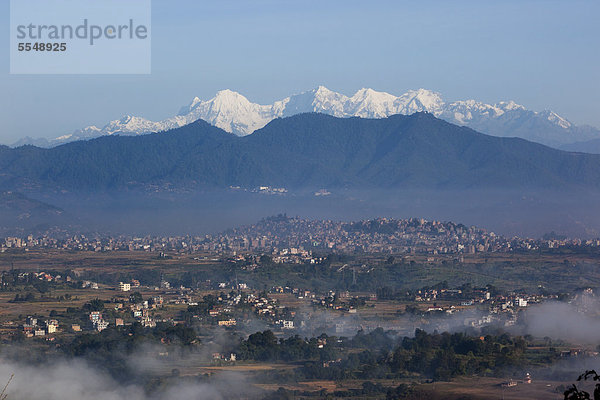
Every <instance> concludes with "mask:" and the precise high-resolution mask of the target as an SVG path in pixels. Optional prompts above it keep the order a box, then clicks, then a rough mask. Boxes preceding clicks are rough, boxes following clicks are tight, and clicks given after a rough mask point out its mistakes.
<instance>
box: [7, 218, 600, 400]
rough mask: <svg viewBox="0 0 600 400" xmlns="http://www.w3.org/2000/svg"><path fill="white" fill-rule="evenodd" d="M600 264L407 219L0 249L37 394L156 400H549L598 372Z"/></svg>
mask: <svg viewBox="0 0 600 400" xmlns="http://www.w3.org/2000/svg"><path fill="white" fill-rule="evenodd" d="M599 262H600V241H599V240H598V239H595V240H590V239H588V240H580V239H573V238H566V237H560V236H558V235H556V234H554V233H550V234H547V235H545V236H544V238H541V239H529V238H519V237H511V238H505V237H502V236H501V235H497V234H494V233H493V232H488V231H486V230H484V229H481V228H478V227H467V226H464V225H462V224H459V223H453V222H438V221H427V220H424V219H417V218H413V219H407V220H394V219H384V218H381V219H374V220H365V221H357V222H336V221H321V220H308V219H301V218H297V217H288V216H286V215H277V216H273V217H268V218H265V219H263V220H261V221H259V222H257V223H256V224H254V225H250V226H244V227H239V228H235V229H230V230H228V231H225V232H223V233H220V234H214V235H207V236H202V237H191V236H185V237H125V236H119V237H110V236H103V235H101V234H85V235H84V234H81V233H71V234H69V233H67V232H66V231H61V232H57V231H54V232H49V233H47V234H44V235H41V236H39V237H35V236H32V235H29V236H27V237H6V238H4V239H3V240H2V246H1V253H0V268H1V271H2V272H1V273H2V275H1V287H0V303H1V307H0V337H1V341H2V347H3V348H5V349H8V348H10V349H11V351H7V352H5V353H6V355H5V358H6V363H7V365H5V368H13V369H15V372H13V374H19V373H23V372H22V371H23V368H24V367H23V363H25V365H27V366H28V368H31V369H32V370H33V369H35V370H37V371H38V372H39V375H40V377H41V378H39V379H40V385H42V387H40V388H38V389H39V390H43V385H52V384H53V378H52V371H53V370H54V369H55V368H57V369H59V370H60V369H67V370H69V369H70V368H71V369H72V368H75V369H77V371H75V370H74V371H72V373H73V374H74V376H78V375H77V374H79V373H81V371H86V370H92V371H94V373H101V374H103V375H105V377H104V378H103V380H102V381H100V382H101V383H98V385H100V384H102V385H103V386H102V387H99V388H98V389H97V390H98V391H99V393H103V392H102V391H106V390H109V389H108V388H107V386H110V385H112V386H114V387H116V388H117V389H114V390H119V391H125V390H134V391H136V393H138V395H140V396H142V395H143V396H148V397H150V398H153V396H154V397H156V398H177V397H176V396H177V395H179V393H180V392H179V391H181V390H184V389H182V388H186V387H191V388H196V389H194V390H217V389H218V391H219V393H221V394H223V395H224V396H226V397H228V398H252V399H254V398H256V399H259V398H265V399H271V398H273V399H279V398H306V399H308V398H327V397H332V398H333V397H337V398H387V399H404V398H415V399H417V398H433V399H435V398H440V399H442V398H444V399H453V398H456V399H458V398H465V397H464V396H465V395H468V396H470V397H468V398H474V399H477V398H489V396H491V395H493V396H496V397H497V398H501V397H503V398H506V399H529V398H557V399H558V398H562V396H563V392H565V391H566V390H568V388H569V387H570V386H571V385H572V383H573V382H574V381H575V379H576V378H577V376H579V374H580V373H581V372H582V371H584V370H585V369H586V367H587V366H589V365H593V364H594V363H595V362H597V359H598V351H599V349H598V347H597V346H596V344H595V343H596V342H597V339H598V332H599V331H600V330H599V329H598V328H599V327H600V319H599V315H598V300H597V292H596V290H595V289H594V288H595V287H597V286H598V282H600V270H598V265H599ZM11 360H12V361H11ZM17 360H18V361H19V364H18V366H17V364H16V361H17ZM11 363H14V365H12V364H11ZM73 363H77V364H73ZM74 365H77V366H78V367H74ZM69 371H70V370H69ZM88 373H89V371H88ZM73 385H74V388H76V387H77V384H76V383H73ZM589 385H590V384H587V386H586V383H584V384H583V385H581V387H584V388H585V387H588V386H589ZM127 388H129V389H127ZM132 388H133V389H132ZM202 388H204V389H202ZM74 390H75V389H74ZM171 396H173V397H171Z"/></svg>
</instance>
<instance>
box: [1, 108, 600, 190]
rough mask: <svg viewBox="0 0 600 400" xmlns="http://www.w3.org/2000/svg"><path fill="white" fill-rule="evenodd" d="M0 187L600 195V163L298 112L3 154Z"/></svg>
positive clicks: (444, 125)
mask: <svg viewBox="0 0 600 400" xmlns="http://www.w3.org/2000/svg"><path fill="white" fill-rule="evenodd" d="M0 171H1V172H0V189H2V190H19V189H22V188H37V189H39V190H49V189H51V190H59V189H65V190H70V191H111V190H124V189H129V188H137V187H149V186H153V187H154V186H156V187H164V185H170V186H172V187H184V188H220V187H228V186H241V187H247V188H251V187H256V186H259V185H270V186H277V187H286V188H288V189H293V188H323V187H325V188H366V189H368V188H379V189H394V190H396V189H402V188H429V189H461V188H470V189H480V188H481V189H485V188H545V189H557V190H564V189H565V188H569V187H578V188H586V189H600V155H594V154H582V153H573V152H567V151H561V150H556V149H553V148H550V147H546V146H544V145H541V144H536V143H532V142H528V141H526V140H523V139H518V138H505V137H494V136H488V135H484V134H481V133H478V132H476V131H474V130H472V129H470V128H465V127H460V126H457V125H453V124H450V123H448V122H445V121H443V120H440V119H437V118H435V117H434V116H433V115H431V114H428V113H416V114H413V115H410V116H405V115H394V116H391V117H388V118H385V119H362V118H335V117H332V116H328V115H324V114H313V113H311V114H299V115H295V116H292V117H288V118H280V119H275V120H273V121H272V122H270V123H269V124H268V125H267V126H265V127H264V128H262V129H260V130H258V131H256V132H255V133H253V134H252V135H248V136H245V137H236V136H234V135H232V134H229V133H227V132H225V131H223V130H221V129H219V128H216V127H214V126H211V125H209V124H208V123H206V122H204V121H197V122H194V123H192V124H190V125H187V126H184V127H181V128H178V129H174V130H171V131H167V132H161V133H156V134H150V135H143V136H137V137H132V136H105V137H100V138H98V139H94V140H90V141H81V142H74V143H69V144H65V145H62V146H58V147H55V148H51V149H42V148H37V147H34V146H22V147H19V148H16V149H11V148H8V147H6V146H3V147H0Z"/></svg>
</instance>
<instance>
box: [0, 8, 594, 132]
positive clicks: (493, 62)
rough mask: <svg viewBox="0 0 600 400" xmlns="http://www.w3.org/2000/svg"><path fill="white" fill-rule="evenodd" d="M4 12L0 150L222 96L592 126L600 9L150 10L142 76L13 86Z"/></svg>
mask: <svg viewBox="0 0 600 400" xmlns="http://www.w3.org/2000/svg"><path fill="white" fill-rule="evenodd" d="M0 4H1V6H0V25H2V26H1V29H0V32H2V35H3V37H2V40H0V63H1V70H0V89H1V90H0V121H1V122H2V123H1V124H0V142H2V143H12V142H14V141H16V140H17V139H19V138H20V137H23V136H33V137H56V136H59V135H62V134H65V133H70V132H71V131H73V130H75V129H77V128H81V127H84V126H87V125H91V124H95V125H103V124H104V123H106V122H108V121H109V120H111V119H116V118H119V117H120V116H122V115H123V114H133V115H139V116H143V117H146V118H151V119H155V120H156V119H162V118H166V117H169V116H172V115H174V114H175V113H176V112H177V111H178V109H179V108H180V107H181V106H183V105H185V104H186V103H188V102H189V101H190V100H191V99H192V98H193V97H194V96H199V97H201V98H210V97H212V96H213V95H214V93H215V92H216V91H217V90H220V89H225V88H229V89H232V90H236V91H238V92H240V93H242V94H243V95H245V96H246V97H248V98H249V99H250V100H252V101H256V102H261V103H270V102H272V101H274V100H278V99H281V98H283V97H285V96H288V95H290V94H293V93H298V92H301V91H304V90H309V89H311V88H314V87H316V86H318V85H325V86H327V87H329V88H330V89H332V90H336V91H340V92H342V93H345V94H352V93H353V92H354V91H356V90H357V89H360V88H361V87H372V88H374V89H377V90H384V91H387V92H390V93H393V94H396V95H398V94H401V93H403V92H405V91H406V90H408V89H416V88H421V87H422V88H427V89H431V90H436V91H439V92H441V93H442V95H443V96H444V98H445V99H446V100H458V99H466V98H474V99H477V100H481V101H485V102H492V103H493V102H496V101H500V100H515V101H517V102H519V103H521V104H524V105H525V106H526V107H528V108H531V109H534V110H543V109H546V108H549V109H552V110H554V111H556V112H558V113H559V114H561V115H563V116H565V117H567V118H568V119H570V120H571V121H573V122H575V123H577V124H584V123H587V124H591V125H595V126H600V112H599V111H600V32H599V31H600V29H599V28H598V21H600V2H599V1H597V0H593V1H592V0H590V1H566V0H565V1H549V0H514V1H513V0H504V1H481V0H477V1H452V2H450V1H426V0H425V1H383V0H381V1H377V0H374V1H364V0H363V1H352V0H343V1H342V0H329V1H328V0H319V1H312V0H308V1H300V0H296V1H282V0H253V1H249V0H245V1H234V0H219V1H214V0H211V1H202V0H153V9H152V16H153V25H152V52H153V53H152V60H153V61H152V74H151V75H147V76H143V75H140V76H135V75H120V76H110V75H91V76H85V75H82V76H51V75H40V76H33V75H32V76H20V75H9V74H8V71H9V48H8V46H9V44H8V34H9V29H8V25H9V0H0Z"/></svg>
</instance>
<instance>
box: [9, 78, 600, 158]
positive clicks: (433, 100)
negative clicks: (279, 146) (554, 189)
mask: <svg viewBox="0 0 600 400" xmlns="http://www.w3.org/2000/svg"><path fill="white" fill-rule="evenodd" d="M420 111H427V112H430V113H432V114H433V115H435V116H436V117H438V118H442V119H444V120H446V121H448V122H451V123H454V124H459V125H465V126H469V127H471V128H473V129H475V130H479V131H480V132H483V133H487V134H490V135H496V136H518V137H522V138H525V139H528V140H532V141H537V142H540V143H544V144H548V145H552V146H558V145H562V144H566V143H573V142H576V141H583V140H590V139H594V138H596V137H600V131H598V130H596V129H593V128H586V129H579V128H578V127H577V126H575V125H573V124H572V123H571V122H569V121H568V120H567V119H565V118H563V117H561V116H559V115H558V114H556V113H554V112H552V111H549V110H546V111H542V112H534V111H530V110H527V109H526V108H525V107H524V106H522V105H520V104H517V103H515V102H514V101H500V102H498V103H496V104H486V103H482V102H478V101H476V100H458V101H454V102H449V103H448V102H446V101H444V99H443V98H442V96H441V94H440V93H438V92H435V91H431V90H427V89H417V90H409V91H407V92H406V93H404V94H402V95H400V96H395V95H393V94H390V93H387V92H380V91H376V90H374V89H370V88H362V89H359V90H358V91H356V93H354V94H353V95H352V96H350V97H348V96H346V95H344V94H342V93H338V92H335V91H332V90H330V89H328V88H326V87H325V86H318V87H317V88H315V89H312V90H309V91H306V92H302V93H299V94H295V95H292V96H290V97H286V98H285V99H283V100H279V101H276V102H274V103H272V104H267V105H261V104H257V103H253V102H251V101H250V100H248V99H247V98H246V97H244V96H243V95H242V94H240V93H238V92H235V91H232V90H229V89H225V90H221V91H219V92H217V93H216V95H215V96H214V97H213V98H211V99H209V100H201V99H200V98H198V97H194V98H193V99H192V101H191V102H190V103H188V104H187V105H186V106H184V107H182V108H181V109H180V111H179V113H178V114H177V115H176V116H174V117H171V118H167V119H165V120H162V121H158V122H154V121H151V120H148V119H145V118H141V117H136V116H132V115H125V116H124V117H122V118H120V119H118V120H114V121H111V122H109V123H108V124H106V125H105V126H104V127H103V128H101V129H100V128H98V127H96V126H89V127H87V128H84V129H80V130H78V131H75V132H73V133H72V134H68V135H63V136H61V137H58V138H56V139H53V140H51V141H50V142H49V144H48V146H55V145H58V144H62V143H66V142H70V141H74V140H82V139H91V138H94V137H98V136H103V135H112V134H116V133H118V134H122V135H140V134H144V133H152V132H160V131H165V130H169V129H173V128H177V127H181V126H183V125H187V124H190V123H192V122H194V121H197V120H199V119H202V120H204V121H206V122H208V123H210V124H212V125H214V126H217V127H219V128H221V129H223V130H225V131H227V132H230V133H233V134H235V135H237V136H245V135H249V134H251V133H253V132H254V131H256V130H257V129H260V128H262V127H264V126H265V125H266V124H268V123H269V122H270V121H272V120H273V119H275V118H279V117H288V116H292V115H296V114H299V113H306V112H317V113H325V114H329V115H333V116H336V117H340V118H344V117H353V116H354V117H361V118H385V117H388V116H390V115H393V114H406V115H408V114H413V113H415V112H420ZM19 144H26V141H20V142H19ZM36 144H37V145H39V144H40V142H39V141H36Z"/></svg>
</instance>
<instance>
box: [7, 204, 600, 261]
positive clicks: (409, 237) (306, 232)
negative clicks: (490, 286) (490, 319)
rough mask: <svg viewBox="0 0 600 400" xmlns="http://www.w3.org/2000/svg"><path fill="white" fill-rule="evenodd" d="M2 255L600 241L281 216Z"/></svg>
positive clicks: (434, 249)
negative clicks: (210, 229) (219, 229)
mask: <svg viewBox="0 0 600 400" xmlns="http://www.w3.org/2000/svg"><path fill="white" fill-rule="evenodd" d="M0 243H1V245H0V252H5V251H8V250H11V249H24V250H29V249H63V250H69V251H95V252H109V251H149V252H157V253H159V254H160V253H164V252H166V251H176V252H178V253H182V254H190V253H194V252H201V251H209V252H213V253H215V254H219V255H232V254H238V253H244V252H246V253H247V252H256V251H262V252H266V253H269V254H272V255H273V256H274V257H275V259H276V260H279V261H280V262H289V261H294V260H295V261H302V262H304V261H309V262H317V261H318V260H316V259H314V258H313V257H312V253H313V252H314V251H317V252H318V251H320V252H323V251H326V252H333V253H390V254H428V255H438V254H440V255H441V254H477V253H511V252H527V251H540V250H553V249H561V248H573V247H575V248H590V249H593V248H598V247H600V239H598V238H597V239H587V240H583V239H578V238H575V239H570V238H566V237H560V236H557V235H547V237H544V238H542V239H532V238H520V237H512V238H506V237H503V236H501V235H497V234H495V233H494V232H488V231H486V230H484V229H480V228H477V227H473V226H471V227H467V226H465V225H462V224H457V223H453V222H440V221H427V220H424V219H418V218H411V219H405V220H396V219H388V218H378V219H373V220H365V221H360V222H352V223H344V222H336V221H331V220H307V219H302V218H298V217H294V218H291V217H287V216H286V215H279V216H274V217H269V218H265V219H263V220H261V221H260V222H258V223H256V224H253V225H249V226H244V227H241V228H236V229H231V230H228V231H225V232H223V233H220V234H215V235H205V236H168V237H156V236H146V237H126V236H118V237H111V236H103V235H100V234H87V235H84V234H76V235H70V234H67V233H65V232H62V234H60V235H57V234H47V235H43V236H40V237H34V236H33V235H28V236H26V237H6V238H4V239H0Z"/></svg>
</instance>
